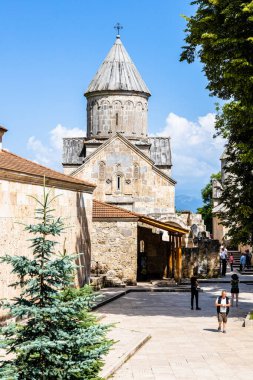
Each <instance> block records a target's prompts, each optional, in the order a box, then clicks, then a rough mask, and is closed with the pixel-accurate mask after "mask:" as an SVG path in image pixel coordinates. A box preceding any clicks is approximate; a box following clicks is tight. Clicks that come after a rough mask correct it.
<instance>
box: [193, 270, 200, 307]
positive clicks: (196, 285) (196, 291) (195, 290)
mask: <svg viewBox="0 0 253 380" xmlns="http://www.w3.org/2000/svg"><path fill="white" fill-rule="evenodd" d="M194 297H195V302H196V310H201V308H200V307H199V283H198V280H197V277H196V276H192V277H191V309H192V310H193V301H194Z"/></svg>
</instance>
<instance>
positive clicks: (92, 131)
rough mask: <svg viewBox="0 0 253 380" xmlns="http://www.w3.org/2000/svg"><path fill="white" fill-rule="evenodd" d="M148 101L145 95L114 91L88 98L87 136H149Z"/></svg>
mask: <svg viewBox="0 0 253 380" xmlns="http://www.w3.org/2000/svg"><path fill="white" fill-rule="evenodd" d="M147 113H148V101H147V97H146V96H145V95H143V96H141V95H136V94H134V93H131V92H130V93H126V94H124V95H122V93H118V94H117V93H113V94H110V95H109V94H102V95H97V96H92V97H89V98H88V99H87V136H88V137H96V136H98V137H101V136H106V137H110V136H111V135H112V134H114V133H116V132H119V133H122V134H124V135H125V136H128V137H131V136H132V137H142V138H143V137H146V136H147Z"/></svg>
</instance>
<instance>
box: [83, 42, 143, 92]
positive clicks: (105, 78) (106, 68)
mask: <svg viewBox="0 0 253 380" xmlns="http://www.w3.org/2000/svg"><path fill="white" fill-rule="evenodd" d="M122 90H123V91H136V92H142V93H145V94H146V95H147V96H150V95H151V94H150V91H149V89H148V87H147V86H146V84H145V82H144V81H143V79H142V77H141V75H140V73H139V72H138V70H137V68H136V67H135V65H134V63H133V61H132V60H131V58H130V57H129V55H128V53H127V51H126V49H125V48H124V46H123V44H122V42H121V39H120V36H117V38H116V41H115V43H114V45H113V46H112V48H111V50H110V51H109V53H108V55H107V56H106V58H105V60H104V62H103V63H102V65H101V66H100V68H99V69H98V71H97V73H96V75H95V77H94V78H93V80H92V81H91V83H90V85H89V87H88V89H87V91H86V93H85V95H86V96H87V95H88V94H89V93H92V92H98V91H122Z"/></svg>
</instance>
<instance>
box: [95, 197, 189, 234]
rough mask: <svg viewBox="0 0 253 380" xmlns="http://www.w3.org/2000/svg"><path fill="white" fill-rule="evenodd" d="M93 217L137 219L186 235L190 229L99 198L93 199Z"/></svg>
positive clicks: (101, 218)
mask: <svg viewBox="0 0 253 380" xmlns="http://www.w3.org/2000/svg"><path fill="white" fill-rule="evenodd" d="M92 218H93V220H95V221H96V220H100V221H101V220H103V219H106V220H108V219H109V220H110V219H111V220H117V219H125V220H133V219H134V220H136V221H138V222H141V223H144V224H148V225H150V226H153V227H156V228H159V229H161V230H164V231H168V232H171V233H177V234H179V235H184V234H186V233H187V232H189V230H186V229H184V228H181V227H175V226H173V225H171V224H170V223H169V222H166V223H165V222H161V221H159V220H156V219H153V218H149V217H147V216H145V215H142V214H139V213H136V212H133V211H128V210H125V209H123V208H121V207H118V206H114V205H111V204H108V203H105V202H100V201H97V200H93V209H92Z"/></svg>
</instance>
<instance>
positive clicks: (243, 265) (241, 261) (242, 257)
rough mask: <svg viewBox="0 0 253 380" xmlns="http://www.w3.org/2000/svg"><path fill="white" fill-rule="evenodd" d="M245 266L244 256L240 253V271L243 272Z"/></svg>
mask: <svg viewBox="0 0 253 380" xmlns="http://www.w3.org/2000/svg"><path fill="white" fill-rule="evenodd" d="M245 265H246V255H245V254H244V253H242V255H241V257H240V271H242V270H244V268H245Z"/></svg>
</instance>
